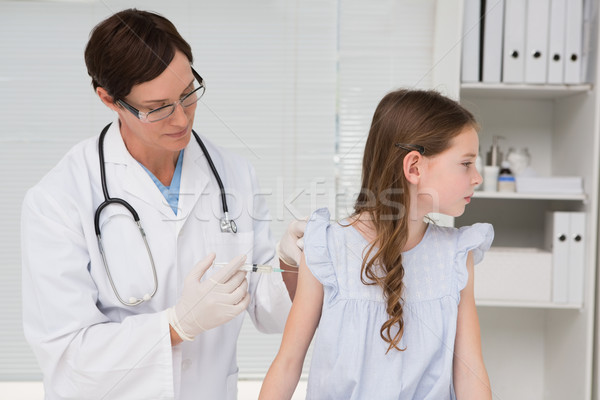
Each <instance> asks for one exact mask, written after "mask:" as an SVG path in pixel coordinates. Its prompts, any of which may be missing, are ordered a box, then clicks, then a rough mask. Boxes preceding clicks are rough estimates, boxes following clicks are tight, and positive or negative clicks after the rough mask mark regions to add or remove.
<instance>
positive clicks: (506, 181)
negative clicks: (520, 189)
mask: <svg viewBox="0 0 600 400" xmlns="http://www.w3.org/2000/svg"><path fill="white" fill-rule="evenodd" d="M498 191H499V192H514V191H516V184H515V176H514V175H513V173H512V171H511V170H510V163H509V162H508V161H502V168H500V173H499V174H498Z"/></svg>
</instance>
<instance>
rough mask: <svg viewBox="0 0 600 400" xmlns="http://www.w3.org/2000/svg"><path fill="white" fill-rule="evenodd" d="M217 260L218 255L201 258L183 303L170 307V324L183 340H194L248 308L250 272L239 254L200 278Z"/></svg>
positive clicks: (185, 287) (185, 286)
mask: <svg viewBox="0 0 600 400" xmlns="http://www.w3.org/2000/svg"><path fill="white" fill-rule="evenodd" d="M214 260H215V254H214V253H213V254H210V255H208V256H207V257H206V258H205V259H203V260H202V261H200V262H199V263H198V264H196V266H195V267H194V269H192V271H191V272H190V273H189V274H188V276H187V277H186V278H185V282H184V284H183V292H182V294H181V298H180V299H179V302H178V303H177V304H176V305H175V306H173V307H171V308H169V310H168V315H169V324H170V325H171V327H173V329H174V330H175V332H177V334H178V335H179V336H180V337H181V338H182V339H183V340H194V337H195V336H196V335H198V334H199V333H201V332H204V331H207V330H209V329H212V328H214V327H217V326H219V325H222V324H224V323H226V322H228V321H230V320H231V319H233V318H235V317H236V316H238V315H239V314H240V313H241V312H242V311H244V310H245V309H246V307H248V304H249V303H250V295H249V294H248V282H247V281H246V272H244V271H240V269H239V268H240V266H242V264H244V261H246V256H238V257H236V258H234V259H233V260H231V261H230V262H229V264H227V266H225V267H223V268H222V269H220V270H218V271H217V272H216V273H214V274H213V275H211V276H210V277H209V278H207V279H205V280H203V281H200V279H201V278H202V276H203V275H204V273H205V272H206V271H207V270H208V268H210V266H211V265H212V263H213V261H214Z"/></svg>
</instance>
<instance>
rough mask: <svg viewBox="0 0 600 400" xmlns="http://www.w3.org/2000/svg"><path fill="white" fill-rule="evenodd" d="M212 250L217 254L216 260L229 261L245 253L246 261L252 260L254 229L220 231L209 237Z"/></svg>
mask: <svg viewBox="0 0 600 400" xmlns="http://www.w3.org/2000/svg"><path fill="white" fill-rule="evenodd" d="M208 242H209V243H210V251H212V252H214V253H215V254H216V258H215V261H216V262H219V263H220V262H229V261H231V259H233V258H234V257H237V256H240V255H243V254H245V255H246V260H247V261H246V262H252V253H253V249H254V231H248V232H238V233H220V234H218V235H216V237H212V238H208Z"/></svg>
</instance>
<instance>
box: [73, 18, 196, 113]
mask: <svg viewBox="0 0 600 400" xmlns="http://www.w3.org/2000/svg"><path fill="white" fill-rule="evenodd" d="M177 50H178V51H180V52H182V53H183V54H184V55H185V56H186V57H187V59H188V60H189V61H190V64H191V63H192V61H193V57H192V49H191V47H190V45H189V44H188V43H187V42H186V41H185V40H184V39H183V38H182V37H181V35H180V34H179V32H178V31H177V29H176V28H175V26H174V25H173V23H171V21H169V20H168V19H166V18H165V17H163V16H161V15H158V14H155V13H152V12H148V11H141V10H136V9H128V10H123V11H120V12H118V13H116V14H113V15H112V16H110V17H108V18H107V19H105V20H104V21H102V22H100V23H99V24H98V25H96V27H94V29H93V30H92V32H91V34H90V39H89V41H88V43H87V46H86V48H85V64H86V66H87V70H88V74H89V75H90V77H91V78H92V85H93V86H94V90H96V88H98V87H99V86H100V87H102V88H104V89H105V90H106V91H107V92H108V94H109V95H110V96H111V97H112V98H113V101H116V100H122V99H123V98H124V97H125V96H127V95H128V94H129V92H130V91H131V88H132V87H133V86H135V85H137V84H140V83H144V82H148V81H151V80H152V79H154V78H156V77H157V76H159V75H160V74H161V73H162V72H163V71H164V70H165V69H166V68H167V66H168V65H169V64H170V63H171V60H172V59H173V57H174V56H175V52H176V51H177Z"/></svg>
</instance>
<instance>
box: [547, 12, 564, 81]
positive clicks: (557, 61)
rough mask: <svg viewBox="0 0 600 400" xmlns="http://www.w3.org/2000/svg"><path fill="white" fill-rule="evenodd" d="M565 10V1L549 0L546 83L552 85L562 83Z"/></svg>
mask: <svg viewBox="0 0 600 400" xmlns="http://www.w3.org/2000/svg"><path fill="white" fill-rule="evenodd" d="M566 10H567V0H550V23H549V25H548V29H549V31H548V79H547V82H548V83H552V84H562V83H563V82H564V71H565V13H566Z"/></svg>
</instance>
